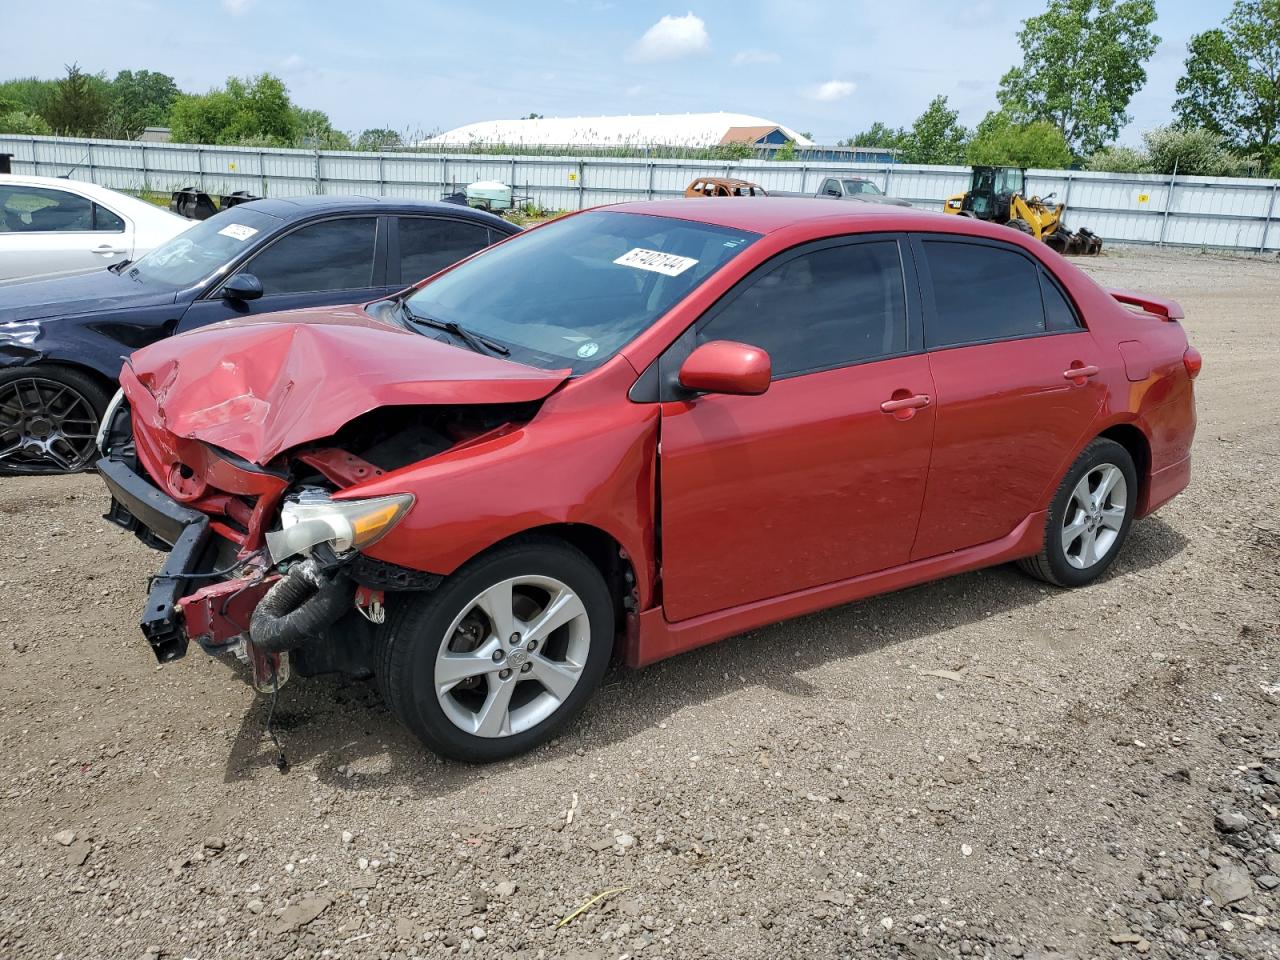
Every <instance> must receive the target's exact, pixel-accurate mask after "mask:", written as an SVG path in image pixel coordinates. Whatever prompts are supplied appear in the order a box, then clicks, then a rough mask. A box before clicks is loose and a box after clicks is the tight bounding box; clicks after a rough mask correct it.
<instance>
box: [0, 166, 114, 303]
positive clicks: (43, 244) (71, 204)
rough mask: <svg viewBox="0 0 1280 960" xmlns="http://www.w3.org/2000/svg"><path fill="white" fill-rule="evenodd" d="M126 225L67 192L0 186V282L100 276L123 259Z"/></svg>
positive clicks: (108, 211) (17, 185)
mask: <svg viewBox="0 0 1280 960" xmlns="http://www.w3.org/2000/svg"><path fill="white" fill-rule="evenodd" d="M131 232H132V231H131V230H130V228H129V225H128V224H127V223H126V222H125V221H124V220H123V219H122V218H121V217H119V216H118V215H116V214H115V213H113V212H112V211H110V210H108V209H107V208H106V207H104V206H102V205H101V204H98V203H94V202H93V201H92V200H89V199H88V198H86V197H82V196H80V195H79V194H77V193H72V192H70V191H69V190H57V189H51V188H49V187H29V186H23V185H21V184H8V183H6V184H0V281H4V280H18V279H23V280H36V279H51V278H53V277H61V276H71V275H73V274H77V273H89V272H91V271H94V270H101V269H103V268H104V267H106V266H108V265H110V264H112V263H115V262H117V261H119V260H124V259H126V258H127V257H128V256H129V255H130V252H131V250H132V246H133V242H132V238H131Z"/></svg>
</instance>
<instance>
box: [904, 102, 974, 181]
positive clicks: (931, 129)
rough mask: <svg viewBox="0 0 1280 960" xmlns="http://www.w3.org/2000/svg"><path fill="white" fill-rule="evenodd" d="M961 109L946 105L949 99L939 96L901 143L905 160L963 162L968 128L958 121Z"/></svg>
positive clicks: (942, 162)
mask: <svg viewBox="0 0 1280 960" xmlns="http://www.w3.org/2000/svg"><path fill="white" fill-rule="evenodd" d="M959 116H960V114H959V112H958V111H955V110H952V109H950V108H949V107H948V106H947V98H946V97H944V96H941V95H939V96H936V97H934V98H933V99H932V100H930V101H929V106H927V107H925V110H924V113H922V114H920V116H918V117H916V121H915V123H913V124H912V125H911V129H910V130H909V131H908V132H907V134H906V136H905V137H904V138H903V140H902V141H901V143H900V149H901V151H902V154H901V156H900V157H899V160H901V161H902V162H903V163H931V164H952V163H963V162H964V148H965V142H966V141H967V140H968V138H969V131H967V130H966V129H965V128H964V127H963V126H961V124H960V122H959Z"/></svg>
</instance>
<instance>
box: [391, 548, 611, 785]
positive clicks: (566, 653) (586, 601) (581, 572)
mask: <svg viewBox="0 0 1280 960" xmlns="http://www.w3.org/2000/svg"><path fill="white" fill-rule="evenodd" d="M388 606H389V607H390V614H391V616H390V617H389V620H388V623H387V626H386V632H385V634H384V638H383V649H382V657H381V663H380V665H379V666H380V669H379V671H378V673H379V681H380V685H381V687H382V690H383V694H384V695H385V697H386V699H387V701H388V704H389V705H390V707H391V709H392V711H393V712H394V713H395V714H396V715H397V716H398V717H399V718H400V720H401V722H403V723H404V724H405V725H406V726H407V727H408V728H409V729H410V730H412V731H413V732H414V733H415V734H417V735H418V737H419V738H420V739H421V740H422V741H423V742H424V743H425V744H426V745H427V746H428V747H430V748H431V749H432V750H434V751H435V752H436V753H439V754H441V755H443V756H446V757H452V758H454V759H457V760H468V761H472V762H488V761H492V760H500V759H502V758H503V757H509V756H512V755H514V754H517V753H523V752H524V751H526V750H529V749H531V748H532V747H535V746H537V745H538V744H540V743H542V742H544V741H545V740H548V739H549V738H550V737H551V736H553V735H554V734H555V732H556V731H557V730H559V729H560V728H561V727H563V726H564V725H565V723H567V722H568V721H569V720H570V719H571V718H572V717H573V716H574V714H576V713H577V712H578V711H579V710H581V709H582V706H583V705H584V704H585V703H586V701H587V698H588V697H590V696H591V693H592V691H594V690H595V688H596V687H597V686H598V685H599V683H600V678H601V677H602V676H603V675H604V671H605V668H606V667H607V666H608V661H609V656H610V654H611V652H612V648H613V640H614V617H613V601H612V599H611V597H610V594H609V589H608V587H607V585H606V584H605V581H604V578H603V577H602V576H601V575H600V572H599V571H598V570H597V569H596V567H595V566H594V565H593V564H592V563H591V561H590V560H588V559H587V557H586V556H585V555H584V554H583V553H582V552H581V551H579V550H577V549H575V548H573V547H571V546H569V545H568V544H565V543H563V542H561V541H557V540H553V539H549V538H545V539H544V538H537V539H534V538H531V539H528V540H524V541H520V542H516V543H513V544H511V545H508V546H505V547H500V548H498V549H496V550H494V551H492V552H490V553H488V554H485V555H484V556H481V557H479V558H478V559H476V560H474V561H472V562H471V563H469V564H467V565H466V566H465V567H463V568H462V569H461V570H459V571H458V572H457V573H455V574H454V575H453V576H451V577H450V578H449V579H448V580H446V581H445V583H444V584H443V585H442V586H441V587H440V588H439V589H438V590H436V591H434V592H432V593H427V594H405V595H402V596H399V597H393V598H392V602H391V603H390V604H388Z"/></svg>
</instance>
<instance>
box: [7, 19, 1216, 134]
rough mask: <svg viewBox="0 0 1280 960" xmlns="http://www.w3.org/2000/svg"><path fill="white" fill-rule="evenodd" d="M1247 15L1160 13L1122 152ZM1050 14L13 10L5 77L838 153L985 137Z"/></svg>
mask: <svg viewBox="0 0 1280 960" xmlns="http://www.w3.org/2000/svg"><path fill="white" fill-rule="evenodd" d="M1230 6H1231V2H1230V0H1156V7H1157V11H1158V13H1159V19H1158V20H1157V22H1156V25H1155V30H1156V33H1157V34H1159V36H1160V37H1161V38H1162V42H1161V44H1160V47H1159V49H1158V50H1157V52H1156V54H1155V56H1154V57H1153V58H1152V59H1151V61H1150V62H1149V63H1148V64H1147V84H1146V86H1145V87H1144V88H1143V89H1142V90H1141V91H1140V92H1139V93H1138V94H1137V95H1136V96H1135V97H1134V99H1133V102H1132V103H1131V104H1130V108H1129V112H1130V114H1132V116H1133V121H1132V122H1131V123H1130V124H1129V126H1128V127H1127V128H1126V129H1125V130H1124V131H1123V132H1122V134H1121V137H1120V139H1121V141H1122V142H1137V140H1138V136H1139V133H1140V131H1142V130H1146V129H1149V128H1151V127H1154V126H1158V125H1160V124H1163V123H1167V122H1169V120H1170V119H1171V108H1172V104H1173V100H1174V96H1175V94H1174V84H1175V83H1176V82H1177V79H1178V77H1179V76H1181V74H1182V63H1183V60H1184V58H1185V56H1186V44H1187V40H1188V39H1189V38H1190V37H1191V35H1192V34H1195V33H1198V32H1200V31H1202V30H1206V29H1209V28H1210V27H1214V26H1217V25H1218V24H1219V23H1220V22H1221V21H1222V18H1223V17H1224V16H1225V15H1226V13H1227V12H1228V10H1229V9H1230ZM1043 8H1044V0H891V2H885V0H843V2H841V0H679V2H665V0H664V2H658V3H651V2H647V0H612V2H611V0H453V2H437V0H358V2H353V0H185V2H183V0H112V2H111V3H103V2H101V0H59V2H58V3H33V2H30V0H0V20H2V21H4V22H5V28H4V30H3V31H0V74H2V75H4V76H5V77H13V76H29V75H37V76H42V77H53V76H57V75H60V74H62V73H63V65H64V64H67V63H71V62H73V61H75V62H78V63H79V65H80V67H81V69H83V70H86V71H88V72H98V71H105V72H106V73H107V74H109V75H114V74H115V72H116V71H117V70H122V69H133V70H137V69H150V70H159V71H162V72H164V73H168V74H170V75H172V76H173V77H174V78H175V80H176V81H177V82H178V85H179V87H181V88H182V89H184V90H188V91H195V92H203V91H205V90H208V89H209V88H211V87H214V86H219V85H221V84H222V83H223V82H224V81H225V79H226V77H228V76H230V75H241V76H244V75H251V74H258V73H262V72H264V71H265V72H271V73H274V74H277V75H278V76H280V77H281V78H283V79H284V81H285V82H286V83H287V84H288V86H289V90H290V94H291V95H292V97H293V99H294V102H295V103H298V104H299V105H301V106H304V107H308V108H312V109H319V110H323V111H325V112H326V113H328V114H329V117H330V119H331V120H332V121H333V124H334V126H335V127H337V128H338V129H341V130H346V131H354V132H359V131H360V130H362V129H365V128H368V127H389V128H391V129H394V130H398V131H401V132H402V133H410V134H412V135H426V134H429V133H432V132H439V131H443V130H447V129H450V128H451V127H455V126H461V125H462V124H465V123H471V122H474V121H479V120H496V119H506V118H511V117H519V116H523V115H526V114H528V113H530V112H537V113H540V114H543V115H545V116H591V115H597V114H627V113H631V114H646V113H686V112H702V111H716V110H725V111H731V112H740V113H749V114H755V115H757V116H760V117H764V118H766V119H768V120H771V121H774V122H776V123H781V124H784V125H786V126H789V127H791V128H792V129H795V130H800V131H806V132H809V133H811V134H813V136H814V139H816V140H817V141H818V142H820V143H834V142H836V141H838V140H841V139H843V138H845V137H848V136H850V135H852V134H853V133H855V132H857V131H859V130H863V129H865V128H867V127H868V126H870V124H871V123H872V122H873V121H875V120H881V121H883V122H885V123H888V124H889V125H891V126H906V125H910V123H911V121H912V120H913V119H914V118H915V117H916V116H917V115H918V114H919V113H920V112H921V111H922V110H923V109H924V108H925V106H926V105H927V104H928V102H929V101H930V100H931V99H932V98H933V97H934V96H935V95H937V94H940V93H941V94H945V95H946V96H947V97H948V98H949V100H950V103H951V106H952V108H953V109H958V110H959V112H960V120H961V122H962V123H964V124H966V125H968V126H973V125H975V124H976V123H977V122H978V121H979V120H981V119H982V117H983V115H984V114H985V113H986V112H987V110H989V109H991V108H992V107H993V106H994V104H995V93H996V88H997V86H998V85H999V81H1000V77H1001V75H1002V74H1003V73H1004V72H1005V71H1006V70H1008V69H1009V68H1010V67H1011V66H1013V65H1015V64H1016V63H1017V62H1018V61H1019V50H1018V45H1017V40H1016V36H1015V35H1016V33H1017V31H1018V29H1019V26H1020V22H1021V21H1022V20H1023V19H1025V18H1026V17H1029V16H1033V15H1035V14H1037V13H1040V12H1041V11H1042V10H1043Z"/></svg>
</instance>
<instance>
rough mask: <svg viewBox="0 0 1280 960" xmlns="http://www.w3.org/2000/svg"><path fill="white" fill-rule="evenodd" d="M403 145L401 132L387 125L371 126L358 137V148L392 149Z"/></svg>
mask: <svg viewBox="0 0 1280 960" xmlns="http://www.w3.org/2000/svg"><path fill="white" fill-rule="evenodd" d="M403 146H404V141H403V140H402V139H401V138H400V134H399V133H397V132H396V131H395V130H390V129H387V128H385V127H371V128H369V129H368V130H365V131H364V132H363V133H361V134H360V136H359V137H358V138H357V139H356V149H357V150H390V149H392V148H393V147H403Z"/></svg>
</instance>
